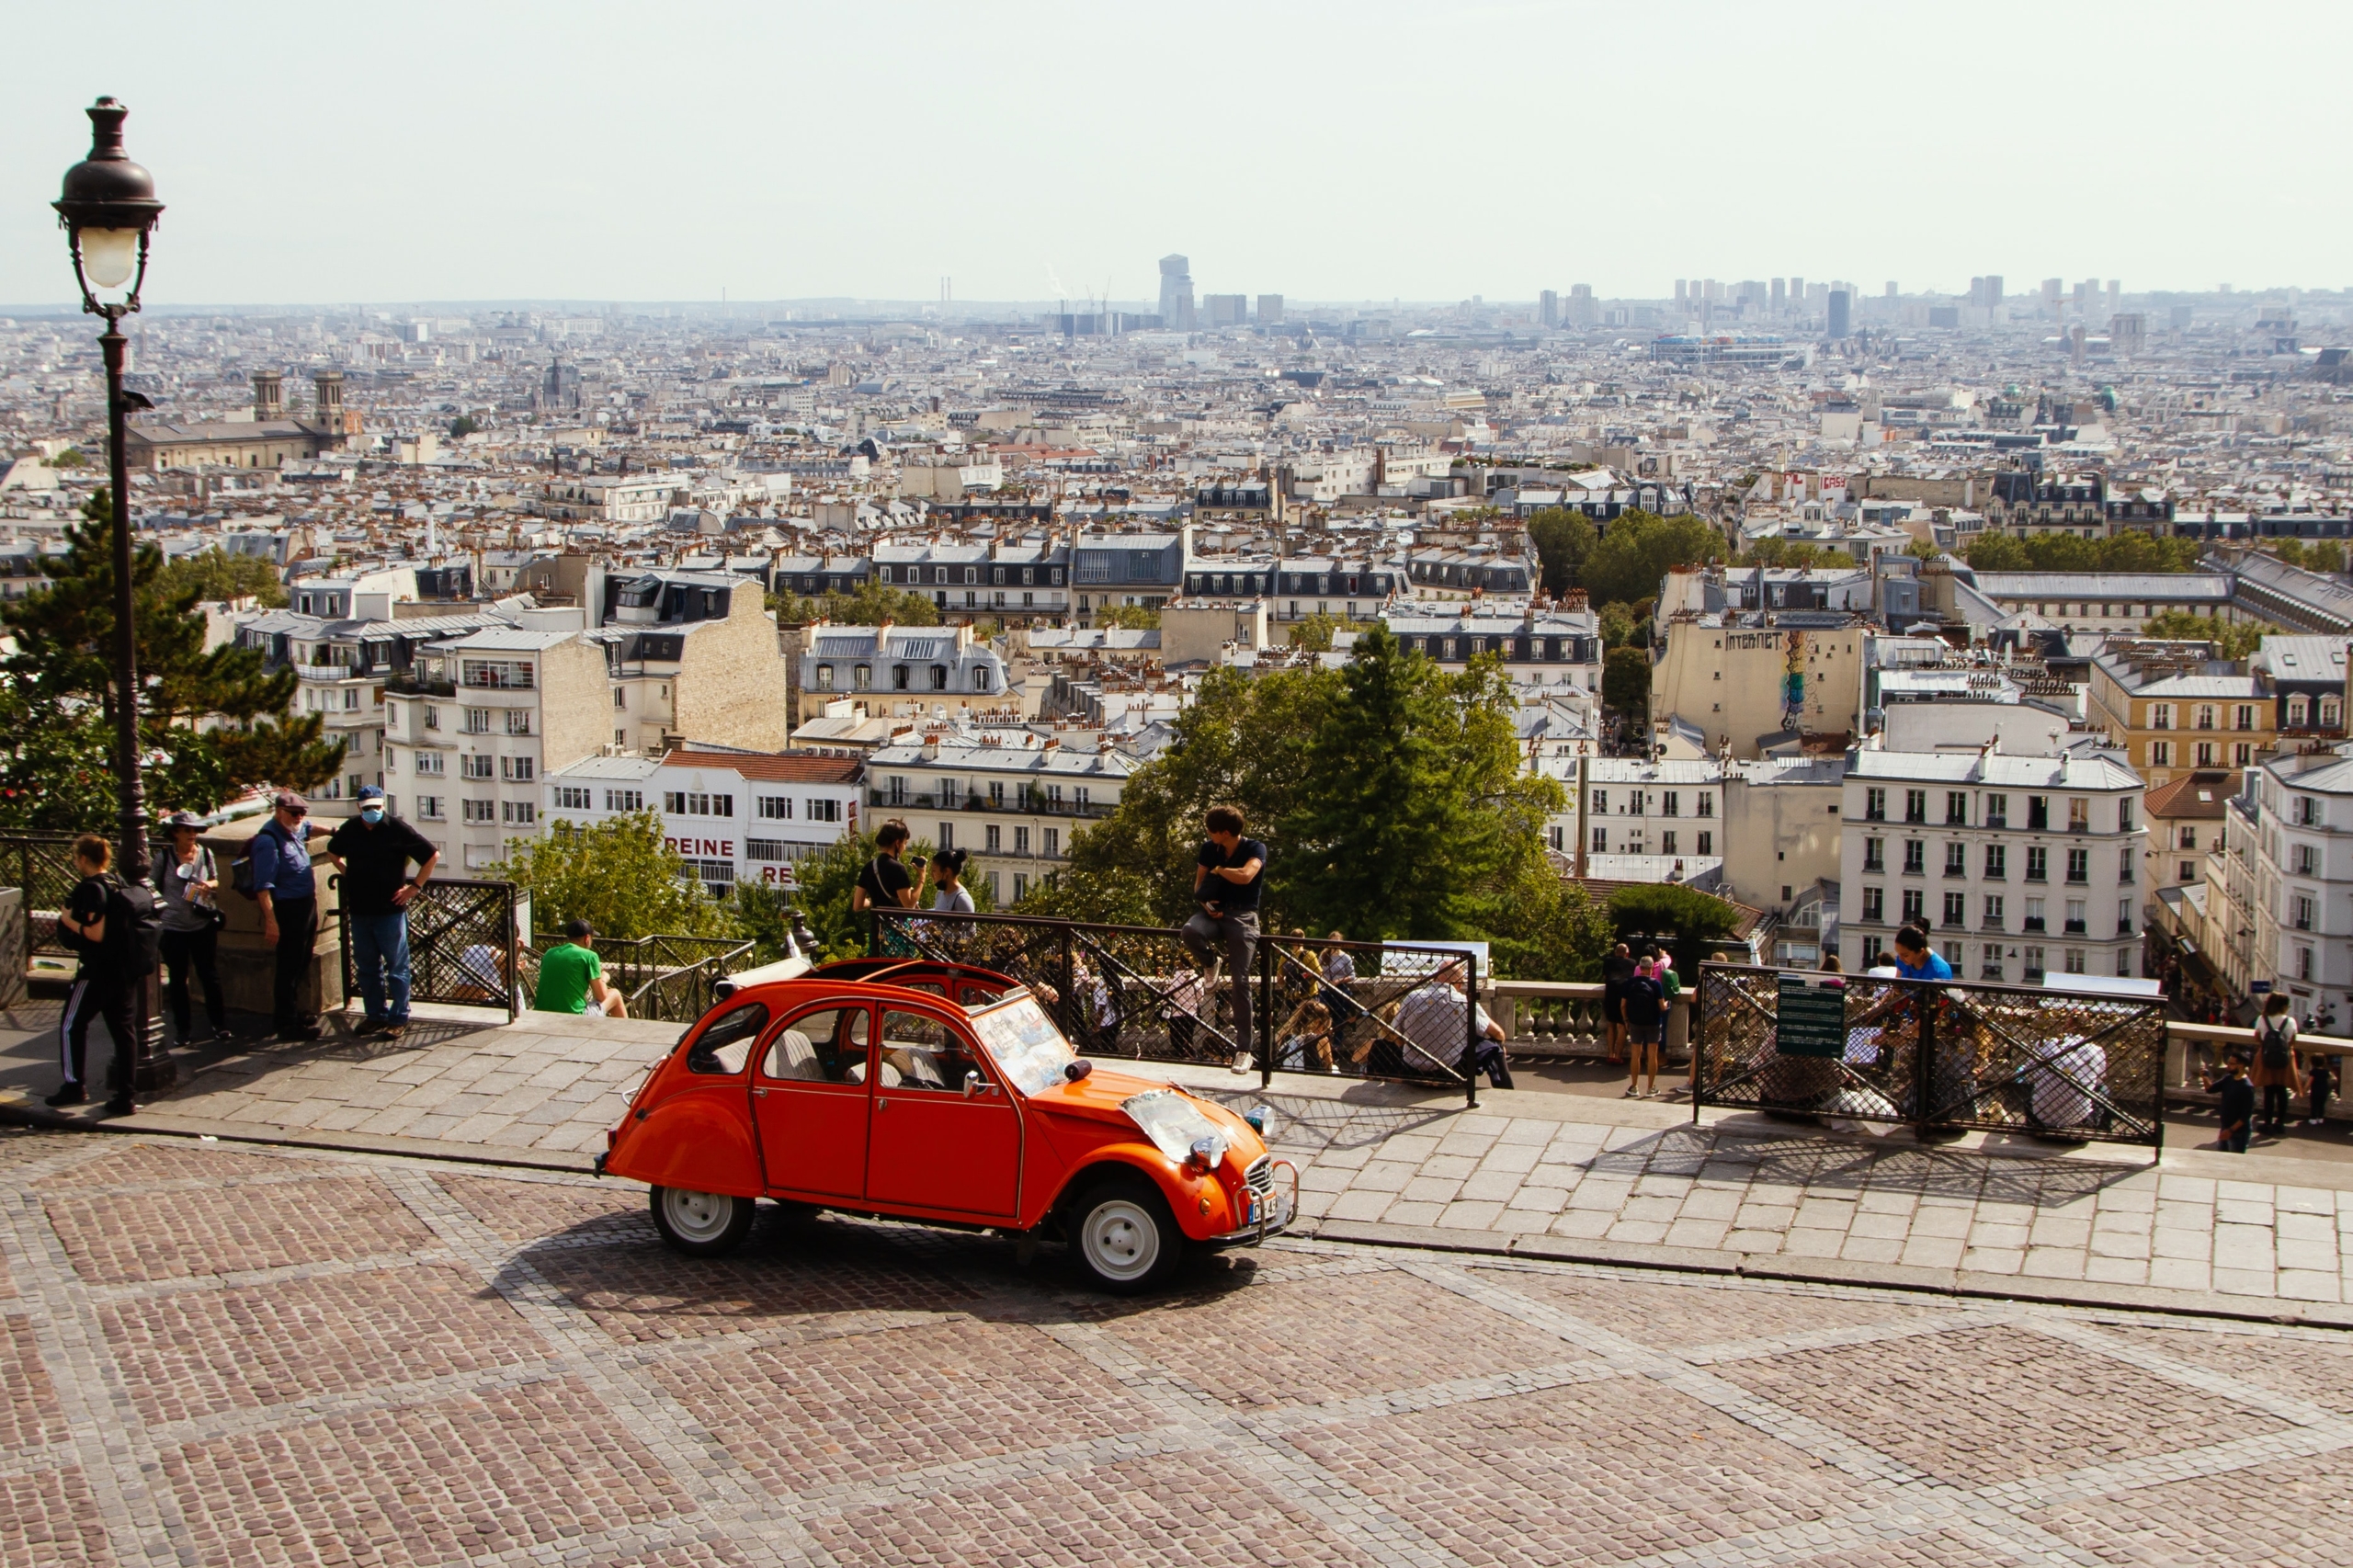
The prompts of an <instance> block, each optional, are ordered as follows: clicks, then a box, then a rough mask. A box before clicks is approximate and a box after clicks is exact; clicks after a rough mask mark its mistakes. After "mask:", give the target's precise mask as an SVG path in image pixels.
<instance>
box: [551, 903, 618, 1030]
mask: <svg viewBox="0 0 2353 1568" xmlns="http://www.w3.org/2000/svg"><path fill="white" fill-rule="evenodd" d="M563 935H564V940H563V941H562V942H560V943H558V944H557V945H556V946H554V947H552V948H550V949H548V950H547V951H546V952H544V953H542V954H541V955H540V989H539V993H538V994H537V995H535V996H533V997H532V998H531V1006H533V1007H534V1008H536V1009H538V1010H539V1011H540V1012H542V1013H582V1014H589V1015H593V1016H596V1017H607V1018H626V1017H629V1007H628V1005H627V1004H626V1003H624V1002H623V1001H622V1000H621V994H620V992H618V991H616V990H614V989H613V988H612V987H611V986H609V985H608V984H606V983H605V966H604V965H603V964H602V963H601V962H599V961H598V960H597V947H596V942H597V933H596V931H595V930H594V929H593V928H592V927H591V926H589V924H588V922H586V921H585V920H567V921H565V922H564V926H563Z"/></svg>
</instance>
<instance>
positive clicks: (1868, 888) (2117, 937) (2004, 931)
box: [1839, 748, 2148, 985]
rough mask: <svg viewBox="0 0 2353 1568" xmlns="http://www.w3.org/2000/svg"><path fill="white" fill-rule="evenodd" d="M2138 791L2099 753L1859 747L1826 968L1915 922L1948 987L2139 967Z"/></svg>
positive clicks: (1862, 958)
mask: <svg viewBox="0 0 2353 1568" xmlns="http://www.w3.org/2000/svg"><path fill="white" fill-rule="evenodd" d="M2142 794H2143V789H2142V783H2141V780H2140V778H2139V777H2138V776H2136V775H2135V774H2134V773H2133V772H2132V771H2131V769H2130V768H2128V767H2124V766H2123V765H2122V764H2120V763H2119V762H2117V761H2115V760H2113V759H2112V758H2109V757H2107V756H2003V755H2001V754H2000V753H1998V752H1995V751H1993V750H1991V749H1990V748H1989V749H1988V750H1986V751H1982V752H1977V753H1973V754H1965V755H1961V756H1952V755H1948V754H1934V753H1925V752H1888V751H1871V750H1861V751H1858V752H1856V753H1855V754H1854V756H1853V760H1852V763H1851V765H1850V766H1849V767H1848V769H1847V779H1846V783H1845V785H1844V787H1843V790H1842V794H1841V798H1840V803H1841V827H1842V830H1843V831H1842V842H1841V846H1840V900H1839V904H1840V915H1839V927H1840V938H1839V939H1840V947H1841V953H1840V958H1841V960H1842V961H1843V962H1844V963H1845V964H1846V965H1847V968H1848V970H1849V971H1850V972H1852V971H1860V970H1863V969H1868V968H1870V966H1871V965H1872V964H1874V963H1878V962H1880V961H1881V954H1882V953H1883V952H1886V951H1888V950H1889V949H1893V946H1894V941H1895V933H1896V929H1897V928H1898V927H1899V926H1903V925H1904V924H1906V923H1907V922H1911V923H1917V924H1920V925H1923V926H1927V930H1928V933H1929V939H1930V940H1931V941H1932V942H1933V943H1934V944H1935V946H1936V949H1937V950H1938V952H1940V953H1942V954H1943V955H1944V958H1945V961H1946V962H1948V963H1949V964H1951V965H1952V969H1953V974H1954V976H1955V978H1957V979H1961V980H1972V981H1976V980H1984V981H2005V982H2007V983H2012V984H2029V985H2031V984H2039V983H2040V982H2041V980H2042V977H2043V976H2044V974H2046V973H2067V974H2106V975H2131V974H2137V973H2139V972H2140V964H2139V960H2138V955H2139V953H2140V951H2141V935H2142V920H2143V912H2142V908H2141V889H2142V885H2143V876H2144V874H2145V868H2144V866H2143V861H2144V860H2145V858H2146V848H2147V838H2148V829H2147V826H2146V824H2145V822H2144V820H2143V812H2142V809H2141V808H2142Z"/></svg>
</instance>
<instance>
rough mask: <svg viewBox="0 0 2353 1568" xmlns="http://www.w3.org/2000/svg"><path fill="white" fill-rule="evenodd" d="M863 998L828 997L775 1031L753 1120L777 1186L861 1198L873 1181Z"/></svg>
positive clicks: (763, 1059) (759, 1077) (755, 1089)
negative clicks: (868, 1177) (837, 999)
mask: <svg viewBox="0 0 2353 1568" xmlns="http://www.w3.org/2000/svg"><path fill="white" fill-rule="evenodd" d="M872 1017H873V1013H872V1010H871V1009H870V1008H869V1007H868V1006H866V1004H865V1003H863V1002H821V1003H818V1004H817V1005H815V1006H810V1007H803V1008H801V1009H799V1010H797V1011H795V1012H793V1013H791V1014H789V1015H788V1016H787V1017H785V1019H784V1021H783V1023H782V1025H781V1026H780V1027H779V1028H777V1029H776V1030H774V1031H773V1032H772V1033H770V1034H769V1036H768V1037H767V1049H766V1050H765V1051H763V1052H762V1053H761V1056H760V1064H759V1070H758V1071H757V1072H756V1074H753V1079H752V1121H753V1124H754V1125H755V1126H756V1127H757V1128H758V1129H759V1135H760V1164H761V1165H762V1167H763V1168H764V1170H765V1171H766V1173H767V1186H768V1190H769V1191H770V1192H795V1193H800V1192H805V1193H816V1194H821V1195H823V1196H824V1197H828V1198H860V1197H863V1196H865V1185H866V1125H867V1116H868V1110H867V1097H868V1096H867V1087H866V1074H867V1067H868V1058H869V1056H870V1051H869V1050H868V1040H869V1032H870V1031H869V1025H870V1022H871V1020H872Z"/></svg>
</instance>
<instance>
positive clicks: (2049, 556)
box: [1962, 533, 2200, 572]
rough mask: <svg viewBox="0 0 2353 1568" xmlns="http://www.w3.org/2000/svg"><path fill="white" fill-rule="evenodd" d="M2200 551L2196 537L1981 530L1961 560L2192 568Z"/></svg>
mask: <svg viewBox="0 0 2353 1568" xmlns="http://www.w3.org/2000/svg"><path fill="white" fill-rule="evenodd" d="M2199 555H2200V545H2199V543H2198V541H2197V540H2189V539H2159V538H2157V537H2156V536H2155V535H2154V534H2144V533H2121V534H2118V535H2117V536H2116V537H2115V538H2113V539H2084V538H2081V537H2079V536H2077V535H2075V534H2040V535H2038V536H2036V537H2035V538H2032V539H2019V538H2017V537H2016V536H2014V535H2011V534H1997V533H1982V534H1979V535H1978V536H1977V538H1976V539H1975V540H1972V541H1971V542H1970V545H1969V548H1968V550H1967V551H1965V552H1964V553H1963V557H1962V559H1964V560H1966V561H1967V562H1969V564H1971V565H1972V566H1974V567H1975V568H1977V569H1978V570H1979V571H1981V572H2188V571H2191V570H2193V569H2195V568H2196V566H2197V565H2198V558H2199Z"/></svg>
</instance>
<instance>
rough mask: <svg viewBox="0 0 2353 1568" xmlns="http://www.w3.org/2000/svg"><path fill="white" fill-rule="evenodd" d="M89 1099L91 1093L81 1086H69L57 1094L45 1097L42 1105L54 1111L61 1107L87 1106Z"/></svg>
mask: <svg viewBox="0 0 2353 1568" xmlns="http://www.w3.org/2000/svg"><path fill="white" fill-rule="evenodd" d="M89 1098H90V1093H89V1091H88V1090H87V1089H85V1088H84V1087H82V1085H79V1084H68V1085H65V1086H64V1087H63V1088H62V1089H59V1090H58V1091H57V1093H55V1094H53V1095H49V1096H44V1097H43V1098H42V1100H41V1102H40V1103H41V1104H43V1105H45V1106H48V1107H50V1108H52V1109H54V1108H57V1107H59V1106H69V1105H86V1104H87V1103H88V1102H89Z"/></svg>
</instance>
